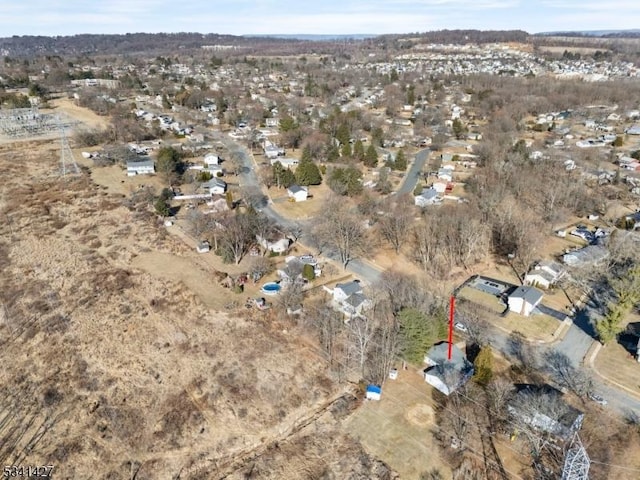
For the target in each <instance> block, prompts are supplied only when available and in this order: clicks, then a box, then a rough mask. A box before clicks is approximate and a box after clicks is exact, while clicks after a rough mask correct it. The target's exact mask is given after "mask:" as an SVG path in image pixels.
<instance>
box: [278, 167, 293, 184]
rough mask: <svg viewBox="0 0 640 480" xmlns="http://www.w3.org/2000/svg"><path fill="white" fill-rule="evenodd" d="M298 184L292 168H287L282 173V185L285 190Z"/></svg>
mask: <svg viewBox="0 0 640 480" xmlns="http://www.w3.org/2000/svg"><path fill="white" fill-rule="evenodd" d="M294 183H296V176H295V175H294V174H293V172H292V171H291V169H290V168H287V169H286V170H284V171H283V172H282V178H281V184H282V187H283V188H289V187H290V186H291V185H293V184H294Z"/></svg>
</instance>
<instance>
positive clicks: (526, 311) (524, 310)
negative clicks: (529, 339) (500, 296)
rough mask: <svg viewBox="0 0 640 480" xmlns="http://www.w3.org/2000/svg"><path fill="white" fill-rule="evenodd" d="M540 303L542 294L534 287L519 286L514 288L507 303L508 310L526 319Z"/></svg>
mask: <svg viewBox="0 0 640 480" xmlns="http://www.w3.org/2000/svg"><path fill="white" fill-rule="evenodd" d="M541 301H542V292H541V291H540V290H538V289H536V288H534V287H528V286H521V287H518V288H516V289H515V290H514V291H513V293H511V295H509V298H508V299H507V303H508V305H509V310H510V311H512V312H515V313H518V314H520V315H524V316H525V317H528V316H529V315H531V312H533V310H534V309H535V308H536V307H537V306H538V304H539V303H540V302H541Z"/></svg>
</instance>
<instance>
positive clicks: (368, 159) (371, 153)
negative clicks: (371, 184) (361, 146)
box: [364, 144, 378, 168]
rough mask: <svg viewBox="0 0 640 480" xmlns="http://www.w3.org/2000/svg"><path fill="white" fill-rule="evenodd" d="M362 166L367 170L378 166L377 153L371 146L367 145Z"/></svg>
mask: <svg viewBox="0 0 640 480" xmlns="http://www.w3.org/2000/svg"><path fill="white" fill-rule="evenodd" d="M364 164H365V165H366V166H367V167H369V168H375V167H376V166H377V165H378V152H377V151H376V147H374V146H373V144H371V145H369V147H368V148H367V152H366V153H365V155H364Z"/></svg>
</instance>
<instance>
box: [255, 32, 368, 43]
mask: <svg viewBox="0 0 640 480" xmlns="http://www.w3.org/2000/svg"><path fill="white" fill-rule="evenodd" d="M378 36H379V35H373V34H368V33H353V34H348V35H331V34H325V35H322V34H320V35H312V34H307V33H300V34H295V33H294V34H280V33H274V34H263V35H251V34H247V35H243V37H246V38H279V39H282V40H305V41H309V42H330V41H336V40H366V39H368V38H376V37H378Z"/></svg>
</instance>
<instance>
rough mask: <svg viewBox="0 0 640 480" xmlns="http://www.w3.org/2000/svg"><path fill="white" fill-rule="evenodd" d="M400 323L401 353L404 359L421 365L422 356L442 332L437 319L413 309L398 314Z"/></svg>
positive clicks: (440, 321)
mask: <svg viewBox="0 0 640 480" xmlns="http://www.w3.org/2000/svg"><path fill="white" fill-rule="evenodd" d="M398 319H399V321H400V338H401V340H400V341H401V351H402V353H403V355H404V358H405V359H406V360H407V361H409V362H411V363H416V364H421V363H422V361H423V359H424V354H425V353H426V352H427V350H429V348H430V347H431V346H432V345H433V344H434V343H435V342H436V341H437V340H438V338H439V336H440V332H441V330H442V328H441V326H439V325H438V323H443V322H442V320H438V318H437V317H431V316H428V315H426V314H425V313H423V312H421V311H420V310H418V309H415V308H404V309H402V310H401V311H400V313H399V314H398Z"/></svg>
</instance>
